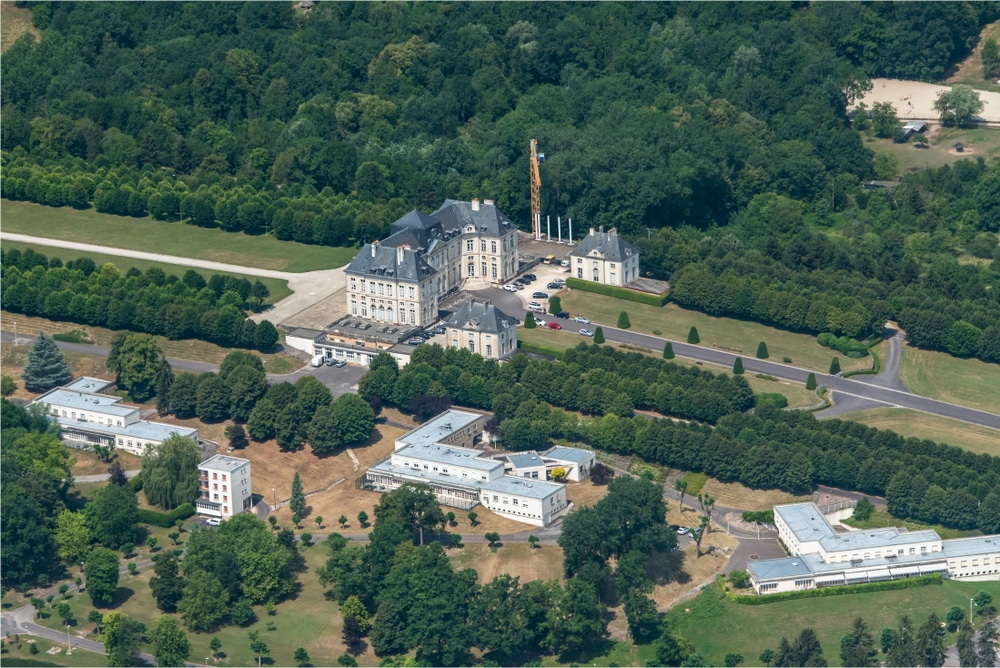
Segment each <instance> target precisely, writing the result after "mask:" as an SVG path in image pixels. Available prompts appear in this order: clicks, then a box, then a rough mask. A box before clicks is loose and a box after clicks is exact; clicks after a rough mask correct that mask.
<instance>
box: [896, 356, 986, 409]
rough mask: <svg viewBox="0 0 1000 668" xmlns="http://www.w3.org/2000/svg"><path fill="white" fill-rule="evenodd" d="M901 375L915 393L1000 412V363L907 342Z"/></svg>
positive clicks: (900, 367) (904, 382)
mask: <svg viewBox="0 0 1000 668" xmlns="http://www.w3.org/2000/svg"><path fill="white" fill-rule="evenodd" d="M899 377H900V379H901V380H902V381H903V384H904V385H906V387H908V388H909V390H910V391H911V392H913V393H914V394H919V395H921V396H925V397H930V398H931V399H939V400H941V401H947V402H950V403H953V404H961V405H962V406H969V407H970V408H978V409H979V410H983V411H989V412H991V413H1000V364H990V363H988V362H981V361H979V360H977V359H961V358H958V357H952V356H951V355H949V354H947V353H939V352H935V351H931V350H920V349H919V348H913V347H911V346H904V347H903V358H902V361H901V362H900V365H899Z"/></svg>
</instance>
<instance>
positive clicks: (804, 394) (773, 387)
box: [517, 327, 819, 407]
mask: <svg viewBox="0 0 1000 668" xmlns="http://www.w3.org/2000/svg"><path fill="white" fill-rule="evenodd" d="M517 338H518V339H520V340H522V341H528V342H530V343H535V344H538V345H544V346H548V347H550V348H555V349H556V350H566V349H568V348H574V347H576V346H577V345H578V344H580V343H592V342H593V339H589V338H585V337H582V336H580V335H579V334H576V333H574V332H567V331H560V330H552V329H549V328H547V327H538V328H536V329H524V328H523V327H521V328H519V329H518V330H517ZM604 345H611V346H613V347H615V348H618V349H619V350H623V351H625V352H642V353H646V354H649V355H651V356H653V357H658V358H662V351H654V350H649V349H647V348H642V349H640V348H639V347H637V346H631V345H621V344H617V343H605V344H604ZM670 361H671V362H673V363H675V364H679V365H681V366H698V367H701V368H703V369H706V370H707V371H711V372H713V373H731V372H732V369H731V368H729V367H723V366H718V365H715V364H708V363H705V362H697V361H695V360H691V359H687V358H684V357H675V358H674V359H672V360H670ZM744 378H746V379H747V382H749V383H750V387H751V388H753V391H754V392H755V393H758V394H759V393H763V392H773V393H776V394H782V395H784V396H785V398H787V399H788V405H789V406H791V407H798V406H812V405H813V404H816V403H817V402H818V401H819V400H818V399H817V398H816V395H815V394H814V393H812V392H809V391H808V390H806V388H805V385H803V384H801V383H793V382H790V381H786V380H780V379H775V380H769V379H767V378H758V377H757V374H753V373H748V374H745V375H744Z"/></svg>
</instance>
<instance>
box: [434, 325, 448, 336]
mask: <svg viewBox="0 0 1000 668" xmlns="http://www.w3.org/2000/svg"><path fill="white" fill-rule="evenodd" d="M431 331H433V332H434V333H435V334H444V333H445V332H446V331H448V330H447V328H446V327H445V326H444V325H438V326H437V327H435V328H434V329H433V330H431Z"/></svg>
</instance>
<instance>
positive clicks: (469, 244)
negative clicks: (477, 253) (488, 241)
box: [465, 239, 476, 253]
mask: <svg viewBox="0 0 1000 668" xmlns="http://www.w3.org/2000/svg"><path fill="white" fill-rule="evenodd" d="M474 243H475V242H473V241H472V239H469V240H468V241H466V242H465V250H467V251H469V252H470V253H471V252H472V251H473V250H475V248H476V247H475V246H474V245H473V244H474Z"/></svg>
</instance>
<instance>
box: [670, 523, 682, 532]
mask: <svg viewBox="0 0 1000 668" xmlns="http://www.w3.org/2000/svg"><path fill="white" fill-rule="evenodd" d="M680 528H681V525H680V524H671V525H670V526H668V527H667V529H668V530H670V531H677V530H678V529H680Z"/></svg>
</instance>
